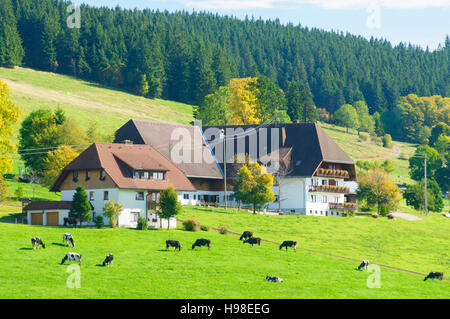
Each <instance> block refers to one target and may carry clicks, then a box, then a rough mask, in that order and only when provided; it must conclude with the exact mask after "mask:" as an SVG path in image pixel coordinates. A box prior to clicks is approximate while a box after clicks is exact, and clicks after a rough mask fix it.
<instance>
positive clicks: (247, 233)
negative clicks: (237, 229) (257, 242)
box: [239, 230, 253, 240]
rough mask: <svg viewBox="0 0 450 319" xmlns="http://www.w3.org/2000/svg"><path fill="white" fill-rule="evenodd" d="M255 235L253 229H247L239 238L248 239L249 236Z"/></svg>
mask: <svg viewBox="0 0 450 319" xmlns="http://www.w3.org/2000/svg"><path fill="white" fill-rule="evenodd" d="M252 237H253V233H252V232H251V231H247V230H246V231H245V232H243V233H242V235H241V237H240V238H239V240H242V239H247V238H252Z"/></svg>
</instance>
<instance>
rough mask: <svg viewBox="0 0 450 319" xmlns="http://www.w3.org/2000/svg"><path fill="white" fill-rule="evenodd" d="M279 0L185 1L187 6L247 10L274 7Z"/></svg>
mask: <svg viewBox="0 0 450 319" xmlns="http://www.w3.org/2000/svg"><path fill="white" fill-rule="evenodd" d="M276 2H278V1H277V0H242V1H238V0H212V1H210V0H194V1H187V2H185V4H184V5H185V6H186V7H190V8H196V9H202V10H204V9H221V10H245V9H258V8H263V9H268V8H273V7H274V4H275V3H276Z"/></svg>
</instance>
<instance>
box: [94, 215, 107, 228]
mask: <svg viewBox="0 0 450 319" xmlns="http://www.w3.org/2000/svg"><path fill="white" fill-rule="evenodd" d="M94 222H95V226H96V227H97V228H102V227H103V226H105V221H104V220H103V216H101V215H97V216H95V218H94Z"/></svg>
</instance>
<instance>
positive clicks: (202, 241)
mask: <svg viewBox="0 0 450 319" xmlns="http://www.w3.org/2000/svg"><path fill="white" fill-rule="evenodd" d="M210 244H211V240H209V239H197V240H196V241H195V243H194V244H193V245H192V249H194V248H195V247H196V246H198V247H200V248H202V246H207V247H208V250H209V248H210V246H209V245H210Z"/></svg>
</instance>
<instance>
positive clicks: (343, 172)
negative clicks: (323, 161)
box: [316, 168, 350, 178]
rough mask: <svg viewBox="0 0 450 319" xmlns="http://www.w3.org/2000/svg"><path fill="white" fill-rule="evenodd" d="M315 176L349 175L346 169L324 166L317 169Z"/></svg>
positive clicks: (343, 176) (336, 176) (347, 176)
mask: <svg viewBox="0 0 450 319" xmlns="http://www.w3.org/2000/svg"><path fill="white" fill-rule="evenodd" d="M316 176H320V177H334V178H349V177H350V175H349V173H348V171H346V170H343V169H326V168H319V170H318V171H317V173H316Z"/></svg>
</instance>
